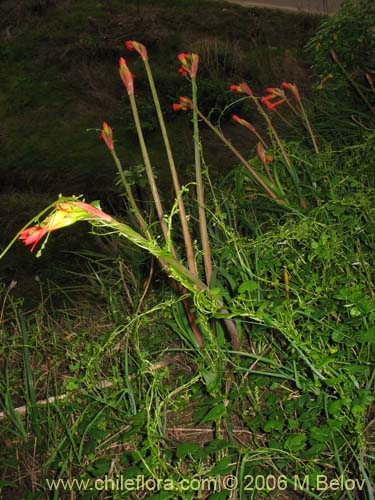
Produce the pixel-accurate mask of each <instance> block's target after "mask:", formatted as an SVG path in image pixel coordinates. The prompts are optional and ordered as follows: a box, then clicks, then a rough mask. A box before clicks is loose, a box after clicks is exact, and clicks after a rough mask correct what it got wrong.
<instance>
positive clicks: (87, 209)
mask: <svg viewBox="0 0 375 500" xmlns="http://www.w3.org/2000/svg"><path fill="white" fill-rule="evenodd" d="M92 219H98V220H103V221H106V222H109V221H111V220H112V217H111V216H110V215H108V214H106V213H104V212H103V211H102V210H99V209H98V208H96V207H94V206H92V205H89V204H88V203H84V202H83V201H65V200H64V201H61V202H58V203H57V205H56V206H55V210H54V212H52V213H51V214H50V215H49V216H48V217H46V218H45V219H44V220H43V221H42V222H41V223H40V224H38V225H36V226H31V227H28V228H27V229H25V230H24V231H22V233H21V234H20V236H19V239H20V240H21V241H23V242H24V244H25V245H26V246H28V245H32V246H31V249H30V251H31V252H33V251H34V249H35V247H36V245H37V244H38V243H39V241H41V239H42V238H43V237H44V236H45V235H46V234H49V233H50V232H52V231H56V230H57V229H61V228H63V227H67V226H71V225H72V224H75V223H76V222H78V221H80V220H92Z"/></svg>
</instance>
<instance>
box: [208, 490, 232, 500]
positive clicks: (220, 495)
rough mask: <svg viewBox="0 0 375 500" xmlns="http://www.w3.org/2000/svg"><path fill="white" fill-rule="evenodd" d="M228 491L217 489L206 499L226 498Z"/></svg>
mask: <svg viewBox="0 0 375 500" xmlns="http://www.w3.org/2000/svg"><path fill="white" fill-rule="evenodd" d="M228 495H229V492H228V491H226V490H223V491H219V492H218V493H214V494H213V495H211V496H210V497H208V499H207V500H226V499H227V498H228Z"/></svg>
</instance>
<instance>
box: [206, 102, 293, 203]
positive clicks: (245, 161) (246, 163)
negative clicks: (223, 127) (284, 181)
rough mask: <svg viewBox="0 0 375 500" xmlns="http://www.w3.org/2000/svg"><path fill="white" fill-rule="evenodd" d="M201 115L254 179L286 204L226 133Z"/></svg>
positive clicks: (279, 201)
mask: <svg viewBox="0 0 375 500" xmlns="http://www.w3.org/2000/svg"><path fill="white" fill-rule="evenodd" d="M197 112H198V115H199V117H200V118H201V119H202V120H203V121H204V122H205V123H206V125H208V127H209V128H210V129H211V130H212V131H213V132H214V133H215V134H216V135H217V136H218V137H219V138H220V139H221V140H222V141H223V142H224V144H225V145H226V146H227V147H228V148H229V149H230V150H231V151H232V153H233V154H234V155H235V156H237V158H238V159H239V160H240V162H241V163H243V164H244V165H245V167H246V168H247V169H248V170H249V172H250V173H251V175H252V176H253V177H254V179H255V180H256V181H257V182H258V183H259V184H260V185H261V186H262V188H263V189H264V190H265V191H266V193H268V194H269V195H270V196H271V198H272V199H274V200H275V201H276V202H277V203H280V204H284V203H285V201H284V200H281V199H280V198H279V197H278V196H277V194H276V193H275V192H274V191H273V190H272V189H271V188H270V187H269V186H268V185H267V183H266V181H265V180H264V179H263V178H262V177H261V175H260V174H258V172H256V171H255V170H254V169H253V167H252V166H251V165H250V163H249V162H248V161H247V160H246V159H245V158H244V157H243V156H242V155H241V153H240V152H239V151H238V150H237V149H236V148H235V147H234V146H233V145H232V144H231V142H229V141H228V139H227V138H226V137H225V135H224V134H222V133H221V132H220V130H218V129H217V128H216V127H215V126H214V125H212V123H211V122H210V121H209V120H208V119H207V118H206V117H205V116H204V115H203V114H202V113H201V112H200V111H199V110H198V111H197Z"/></svg>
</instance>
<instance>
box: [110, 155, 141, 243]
mask: <svg viewBox="0 0 375 500" xmlns="http://www.w3.org/2000/svg"><path fill="white" fill-rule="evenodd" d="M111 154H112V157H113V160H114V162H115V164H116V167H117V170H118V173H119V176H120V179H121V182H122V184H123V186H124V189H125V193H126V195H127V197H128V200H129V203H130V206H131V208H132V211H133V213H134V215H135V217H136V219H137V222H138V224H139V227H140V228H141V229H142V231H143V233H144V234H145V235H147V236H148V237H149V236H150V234H149V231H148V227H147V224H146V221H145V220H144V218H143V217H142V214H141V212H140V210H139V207H138V205H137V202H136V201H135V199H134V196H133V192H132V190H131V188H130V185H129V183H128V181H127V180H126V177H125V175H124V171H123V169H122V165H121V162H120V159H119V157H118V156H117V153H116V151H115V150H114V149H112V150H111Z"/></svg>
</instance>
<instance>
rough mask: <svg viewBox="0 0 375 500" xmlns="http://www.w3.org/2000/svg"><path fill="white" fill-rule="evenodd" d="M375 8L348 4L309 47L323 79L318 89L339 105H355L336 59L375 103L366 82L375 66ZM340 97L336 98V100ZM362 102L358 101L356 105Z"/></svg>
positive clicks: (364, 2)
mask: <svg viewBox="0 0 375 500" xmlns="http://www.w3.org/2000/svg"><path fill="white" fill-rule="evenodd" d="M374 24H375V4H374V2H373V1H372V0H344V1H343V3H342V5H341V7H340V9H339V10H338V12H337V13H336V15H335V16H332V17H330V18H327V19H326V20H324V21H323V22H322V23H321V25H320V27H319V29H318V31H317V33H316V34H315V35H314V36H313V37H312V38H311V40H310V41H309V42H308V44H307V50H308V54H309V56H310V57H311V60H312V69H313V71H314V73H315V76H316V78H318V79H319V85H318V89H320V90H322V89H326V91H327V92H329V95H330V96H331V99H333V100H334V102H335V103H336V105H339V103H340V105H341V102H342V100H343V99H344V98H345V100H346V101H349V102H353V98H355V94H353V93H352V92H351V88H350V87H351V84H350V82H349V81H348V79H347V77H346V76H345V74H344V73H343V71H342V70H341V69H340V67H339V65H338V64H336V63H335V62H334V60H333V58H332V55H331V51H332V50H333V51H335V53H336V54H337V57H338V59H339V61H340V62H341V64H342V65H343V67H344V68H345V70H346V71H347V72H348V74H349V75H350V77H351V78H352V79H353V80H354V81H355V82H356V83H357V84H358V85H359V86H360V87H361V89H363V92H364V93H365V94H366V96H367V97H368V98H369V99H370V100H371V102H374V99H375V95H374V91H373V89H372V88H371V86H370V85H369V82H368V81H367V80H366V73H368V74H369V75H370V77H371V78H372V77H373V76H374V73H373V71H374V66H375V56H374V54H375V31H374ZM335 96H336V97H335ZM354 102H355V103H357V102H359V101H358V99H356V100H355V101H354Z"/></svg>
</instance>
